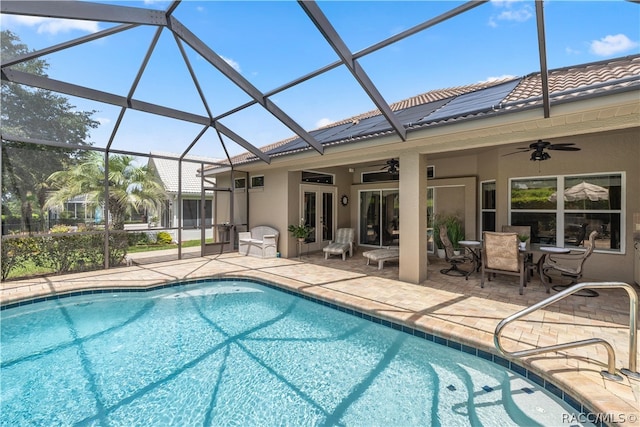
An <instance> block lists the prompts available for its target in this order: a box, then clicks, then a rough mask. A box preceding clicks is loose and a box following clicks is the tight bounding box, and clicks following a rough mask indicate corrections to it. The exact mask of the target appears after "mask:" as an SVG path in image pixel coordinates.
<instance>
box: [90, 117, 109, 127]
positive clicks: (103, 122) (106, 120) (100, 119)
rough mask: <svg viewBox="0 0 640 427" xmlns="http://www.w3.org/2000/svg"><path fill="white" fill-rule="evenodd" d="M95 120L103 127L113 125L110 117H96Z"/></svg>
mask: <svg viewBox="0 0 640 427" xmlns="http://www.w3.org/2000/svg"><path fill="white" fill-rule="evenodd" d="M94 120H95V121H97V122H98V123H100V125H101V126H105V125H108V124H110V123H111V119H110V118H108V117H96V118H95V119H94Z"/></svg>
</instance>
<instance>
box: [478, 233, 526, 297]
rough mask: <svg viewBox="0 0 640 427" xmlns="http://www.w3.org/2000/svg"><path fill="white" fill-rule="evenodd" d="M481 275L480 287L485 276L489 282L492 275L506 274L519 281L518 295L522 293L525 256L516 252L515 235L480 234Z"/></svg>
mask: <svg viewBox="0 0 640 427" xmlns="http://www.w3.org/2000/svg"><path fill="white" fill-rule="evenodd" d="M482 236H483V238H482V274H481V276H480V287H481V288H484V279H485V276H486V277H487V278H488V280H489V281H490V280H491V277H492V274H507V275H512V276H518V277H519V279H520V290H519V292H520V295H522V294H523V293H524V287H525V285H526V275H527V269H526V267H525V262H524V259H525V256H524V254H522V253H520V251H519V250H518V234H517V233H500V232H492V231H485V232H484V233H482Z"/></svg>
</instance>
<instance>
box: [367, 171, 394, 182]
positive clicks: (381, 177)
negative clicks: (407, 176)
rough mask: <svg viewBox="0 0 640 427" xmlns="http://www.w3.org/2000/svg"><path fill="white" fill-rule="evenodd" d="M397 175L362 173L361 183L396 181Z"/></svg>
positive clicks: (384, 172)
mask: <svg viewBox="0 0 640 427" xmlns="http://www.w3.org/2000/svg"><path fill="white" fill-rule="evenodd" d="M399 179H400V174H399V173H389V172H386V171H382V172H362V182H381V181H398V180H399Z"/></svg>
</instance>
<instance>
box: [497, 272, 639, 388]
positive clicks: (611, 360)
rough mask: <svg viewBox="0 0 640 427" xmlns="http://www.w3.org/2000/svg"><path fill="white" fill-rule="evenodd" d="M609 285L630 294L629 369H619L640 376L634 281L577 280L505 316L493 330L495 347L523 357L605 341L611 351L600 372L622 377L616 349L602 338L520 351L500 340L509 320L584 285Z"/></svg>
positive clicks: (541, 306)
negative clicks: (631, 283) (573, 283)
mask: <svg viewBox="0 0 640 427" xmlns="http://www.w3.org/2000/svg"><path fill="white" fill-rule="evenodd" d="M607 288H623V289H624V290H626V291H627V294H629V369H624V368H623V369H621V370H620V372H622V373H623V374H625V375H626V376H628V377H633V378H637V379H640V373H638V371H637V369H636V362H637V357H638V340H637V336H636V331H637V328H638V323H637V321H638V319H637V316H638V294H637V292H636V290H635V289H634V288H633V287H632V286H631V285H629V284H628V283H624V282H585V283H578V284H575V285H573V286H571V287H569V288H567V289H565V290H563V291H561V292H558V293H557V294H555V295H553V296H551V297H549V298H547V299H545V300H542V301H540V302H539V303H537V304H534V305H532V306H530V307H528V308H525V309H524V310H521V311H519V312H517V313H515V314H512V315H511V316H509V317H506V318H505V319H503V320H502V321H500V323H498V326H496V330H495V332H494V334H493V342H494V344H495V346H496V348H497V349H498V351H499V352H500V353H501V354H502V355H504V356H509V357H524V356H530V355H533V354H540V353H547V352H551V351H558V350H563V349H569V348H575V347H583V346H587V345H596V344H602V345H603V346H604V347H605V348H606V349H607V355H608V369H607V370H606V371H602V372H601V374H602V376H603V377H605V378H607V379H609V380H614V381H621V380H622V377H621V376H620V375H618V374H616V356H615V351H614V350H613V347H612V346H611V344H609V342H607V341H605V340H604V339H602V338H590V339H586V340H580V341H572V342H568V343H564V344H556V345H550V346H546V347H538V348H532V349H528V350H520V351H514V352H508V351H506V350H505V349H504V348H503V347H502V344H501V342H500V337H501V335H502V330H503V329H504V327H505V326H507V325H508V324H509V323H511V322H513V321H514V320H517V319H519V318H521V317H523V316H526V315H527V314H530V313H532V312H534V311H536V310H539V309H541V308H544V307H546V306H548V305H550V304H553V303H554V302H556V301H559V300H561V299H564V298H566V297H568V296H570V295H572V294H574V293H576V292H578V291H580V290H582V289H607Z"/></svg>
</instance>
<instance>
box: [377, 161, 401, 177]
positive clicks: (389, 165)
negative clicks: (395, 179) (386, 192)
mask: <svg viewBox="0 0 640 427" xmlns="http://www.w3.org/2000/svg"><path fill="white" fill-rule="evenodd" d="M385 169H386V170H387V172H388V173H390V174H392V175H396V174H398V173H399V172H400V161H399V160H397V159H389V160H387V161H386V163H385V164H384V166H383V167H382V169H380V170H385Z"/></svg>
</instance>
